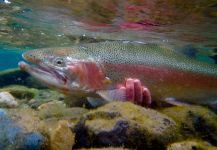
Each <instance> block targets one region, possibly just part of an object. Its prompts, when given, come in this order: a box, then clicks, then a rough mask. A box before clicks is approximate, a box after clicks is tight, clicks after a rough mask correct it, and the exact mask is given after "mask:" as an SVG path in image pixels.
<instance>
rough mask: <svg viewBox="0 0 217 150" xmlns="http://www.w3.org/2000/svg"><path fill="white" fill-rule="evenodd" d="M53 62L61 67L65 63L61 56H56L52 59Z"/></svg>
mask: <svg viewBox="0 0 217 150" xmlns="http://www.w3.org/2000/svg"><path fill="white" fill-rule="evenodd" d="M54 64H55V65H57V66H60V67H63V66H64V65H65V64H64V60H63V58H56V59H55V60H54Z"/></svg>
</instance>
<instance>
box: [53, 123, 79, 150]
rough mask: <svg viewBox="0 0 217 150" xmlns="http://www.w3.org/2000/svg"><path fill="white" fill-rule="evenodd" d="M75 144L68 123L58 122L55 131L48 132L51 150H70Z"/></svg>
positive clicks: (73, 135)
mask: <svg viewBox="0 0 217 150" xmlns="http://www.w3.org/2000/svg"><path fill="white" fill-rule="evenodd" d="M74 143H75V134H74V133H73V132H72V131H71V129H70V123H69V122H68V121H59V122H58V125H57V127H56V128H55V129H53V130H51V131H50V149H51V150H71V149H72V146H73V145H74Z"/></svg>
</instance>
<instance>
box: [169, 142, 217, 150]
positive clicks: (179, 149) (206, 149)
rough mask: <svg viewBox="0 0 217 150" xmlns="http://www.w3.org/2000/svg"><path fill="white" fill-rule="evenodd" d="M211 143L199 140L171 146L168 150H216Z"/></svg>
mask: <svg viewBox="0 0 217 150" xmlns="http://www.w3.org/2000/svg"><path fill="white" fill-rule="evenodd" d="M216 149H217V147H215V146H212V145H211V144H210V143H208V142H205V141H198V140H189V141H182V142H177V143H173V144H170V145H169V146H168V147H167V150H216Z"/></svg>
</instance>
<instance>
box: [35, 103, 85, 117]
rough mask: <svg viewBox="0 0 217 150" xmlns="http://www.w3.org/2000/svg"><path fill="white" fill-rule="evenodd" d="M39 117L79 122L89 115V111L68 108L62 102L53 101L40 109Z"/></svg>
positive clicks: (79, 108) (80, 108)
mask: <svg viewBox="0 0 217 150" xmlns="http://www.w3.org/2000/svg"><path fill="white" fill-rule="evenodd" d="M38 110H39V117H40V118H41V119H51V118H58V119H67V120H78V119H80V117H81V116H82V115H83V114H85V113H87V112H88V110H87V109H85V108H82V107H72V108H67V107H66V105H65V103H63V102H62V101H51V102H48V103H45V104H42V105H40V106H39V107H38Z"/></svg>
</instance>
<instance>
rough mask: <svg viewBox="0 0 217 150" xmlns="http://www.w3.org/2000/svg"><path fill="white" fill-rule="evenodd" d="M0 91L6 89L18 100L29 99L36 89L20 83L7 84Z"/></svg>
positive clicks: (33, 95) (32, 96)
mask: <svg viewBox="0 0 217 150" xmlns="http://www.w3.org/2000/svg"><path fill="white" fill-rule="evenodd" d="M0 91H7V92H9V93H10V94H12V95H13V96H14V97H15V98H17V99H19V100H30V99H32V98H34V97H35V96H36V94H37V92H38V90H37V89H34V88H28V87H26V86H20V85H11V86H7V87H4V88H2V89H0Z"/></svg>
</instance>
